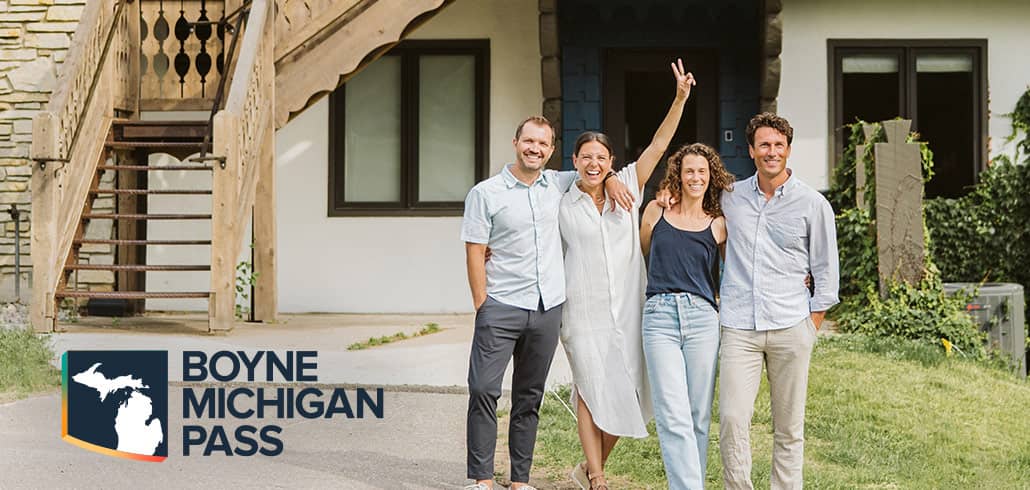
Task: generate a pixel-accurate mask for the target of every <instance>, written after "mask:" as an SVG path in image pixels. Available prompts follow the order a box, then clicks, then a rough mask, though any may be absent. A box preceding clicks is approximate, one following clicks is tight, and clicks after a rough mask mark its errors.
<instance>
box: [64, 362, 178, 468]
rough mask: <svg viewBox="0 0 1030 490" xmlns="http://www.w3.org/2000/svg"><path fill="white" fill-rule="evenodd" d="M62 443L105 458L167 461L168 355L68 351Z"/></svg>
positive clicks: (65, 365) (65, 371)
mask: <svg viewBox="0 0 1030 490" xmlns="http://www.w3.org/2000/svg"><path fill="white" fill-rule="evenodd" d="M61 395H62V396H61V401H62V403H61V405H62V406H61V414H62V423H61V438H62V439H64V440H65V441H68V442H69V443H71V444H74V445H76V446H79V447H81V448H83V449H88V450H90V451H96V452H98V453H101V454H106V455H108V456H117V457H120V458H128V459H135V460H138V461H151V462H160V461H164V460H165V458H167V457H168V352H167V351H68V352H66V353H65V354H64V355H63V356H62V357H61Z"/></svg>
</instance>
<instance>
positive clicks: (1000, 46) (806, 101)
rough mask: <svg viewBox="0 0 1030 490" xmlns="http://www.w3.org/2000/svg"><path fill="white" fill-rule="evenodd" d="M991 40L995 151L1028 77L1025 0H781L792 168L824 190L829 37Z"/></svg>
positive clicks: (1029, 7)
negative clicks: (973, 0) (978, 0)
mask: <svg viewBox="0 0 1030 490" xmlns="http://www.w3.org/2000/svg"><path fill="white" fill-rule="evenodd" d="M849 38H850V39H877V38H880V39H987V62H988V74H987V82H988V90H989V93H988V94H989V104H990V106H989V111H990V121H989V124H988V132H989V135H990V137H991V150H990V151H991V155H995V154H998V153H1000V152H1003V151H1005V152H1011V148H1003V143H1004V138H1005V136H1007V135H1008V134H1009V133H1010V132H1011V131H1012V127H1011V124H1010V120H1009V119H1008V118H1006V117H1005V116H1004V115H1003V114H1004V113H1007V112H1010V111H1012V109H1013V108H1014V107H1015V104H1016V100H1017V99H1018V98H1019V96H1020V95H1022V93H1023V92H1024V91H1025V90H1026V88H1027V84H1028V83H1030V49H1028V48H1030V2H1028V1H1026V0H991V1H987V2H970V1H967V0H933V1H931V0H925V1H922V0H917V1H912V2H898V1H896V0H866V1H862V2H854V1H850V0H784V1H783V53H782V54H781V58H782V62H783V71H782V78H781V81H780V94H779V101H778V103H779V106H778V111H779V113H780V114H781V115H783V116H784V117H786V118H787V119H788V120H790V122H791V125H793V126H794V144H793V145H792V146H793V150H792V154H791V167H793V168H795V169H796V170H797V171H798V172H799V175H801V177H802V179H804V180H805V181H807V182H809V183H811V184H812V185H814V186H816V187H818V188H821V189H825V188H826V187H828V182H829V168H830V165H829V163H828V155H829V151H830V146H829V145H830V141H828V135H829V117H828V114H829V111H830V110H831V106H830V102H829V98H828V97H829V94H828V86H827V83H828V82H827V80H828V75H827V73H828V72H827V70H828V67H827V61H826V59H827V52H826V49H827V48H826V40H827V39H849Z"/></svg>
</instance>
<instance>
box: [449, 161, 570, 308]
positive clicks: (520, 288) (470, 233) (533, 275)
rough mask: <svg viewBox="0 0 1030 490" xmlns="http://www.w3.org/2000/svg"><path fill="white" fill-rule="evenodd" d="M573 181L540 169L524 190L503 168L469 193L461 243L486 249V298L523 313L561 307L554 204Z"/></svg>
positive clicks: (561, 268) (562, 283)
mask: <svg viewBox="0 0 1030 490" xmlns="http://www.w3.org/2000/svg"><path fill="white" fill-rule="evenodd" d="M575 179H576V172H556V171H554V170H544V171H543V172H541V173H540V176H539V177H538V178H537V179H536V180H535V181H534V182H533V183H532V184H531V185H526V184H525V183H523V182H521V181H519V180H518V179H517V178H515V176H514V175H513V174H512V173H511V170H510V169H509V167H508V166H505V167H504V169H503V170H501V172H500V173H499V174H497V175H494V176H493V177H490V178H489V179H486V180H484V181H482V182H480V183H479V184H476V186H475V187H473V188H472V190H471V191H469V193H468V196H467V197H466V198H465V216H464V219H463V220H462V224H461V239H462V241H465V242H469V243H479V244H485V245H488V246H489V247H490V251H491V256H490V260H488V261H487V263H486V293H487V295H488V296H490V297H491V298H493V299H495V300H497V301H500V302H501V303H504V304H507V305H511V306H515V307H518V308H523V309H526V310H536V309H537V307H538V305H540V304H541V302H542V303H543V306H544V308H545V309H551V308H553V307H555V306H558V305H560V304H562V303H564V302H565V264H564V261H563V259H562V246H561V235H560V234H559V232H558V205H559V204H560V203H561V199H562V195H564V194H565V191H567V190H568V189H569V186H571V185H572V182H573V181H575Z"/></svg>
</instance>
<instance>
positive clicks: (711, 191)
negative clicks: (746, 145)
mask: <svg viewBox="0 0 1030 490" xmlns="http://www.w3.org/2000/svg"><path fill="white" fill-rule="evenodd" d="M687 155H697V156H699V157H701V158H704V159H705V160H707V161H708V188H707V189H705V197H704V199H702V201H701V208H702V209H704V211H705V214H707V215H709V216H712V217H716V218H717V217H719V216H722V204H721V203H720V202H719V198H721V197H722V193H723V191H726V192H730V191H732V190H733V182H734V181H736V178H735V177H734V176H733V174H731V173H729V172H728V171H727V170H726V167H725V166H724V165H723V164H722V158H720V157H719V152H717V151H715V149H714V148H712V147H710V146H708V145H706V144H704V143H692V144H689V145H683V146H681V147H680V148H679V149H678V150H676V153H673V154H672V156H671V157H669V161H668V166H667V167H666V169H665V179H663V180H662V185H661V187H660V188H662V189H668V190H669V192H671V193H672V195H673V196H674V197H676V198H677V199H679V196H680V195H681V194H682V193H683V181H682V180H681V179H682V178H681V177H680V175H681V169H682V167H683V158H684V157H686V156H687Z"/></svg>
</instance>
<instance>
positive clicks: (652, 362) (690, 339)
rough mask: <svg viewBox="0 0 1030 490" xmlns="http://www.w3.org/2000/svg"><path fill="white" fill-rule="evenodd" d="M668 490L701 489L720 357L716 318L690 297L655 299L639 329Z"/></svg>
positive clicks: (712, 311) (697, 298) (696, 298)
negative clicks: (642, 341) (716, 372)
mask: <svg viewBox="0 0 1030 490" xmlns="http://www.w3.org/2000/svg"><path fill="white" fill-rule="evenodd" d="M641 330H642V335H643V340H644V357H645V358H646V359H647V377H648V380H649V381H650V382H651V398H652V400H653V401H654V409H655V421H656V425H657V427H658V442H659V443H660V444H661V447H662V461H663V462H664V463H665V475H666V478H667V479H668V481H669V488H670V489H676V490H679V489H704V480H705V469H706V468H707V463H708V458H707V456H708V429H709V426H710V424H711V421H712V399H713V397H714V393H715V371H716V365H717V360H718V356H719V314H718V312H716V311H715V308H713V307H712V305H711V304H710V303H709V302H707V301H705V300H704V299H702V298H701V297H700V296H696V295H693V294H690V293H665V294H656V295H654V296H652V297H650V298H648V300H647V302H646V303H644V321H643V324H642V326H641Z"/></svg>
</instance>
